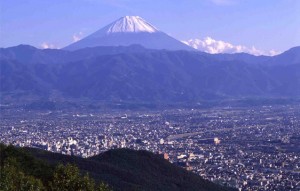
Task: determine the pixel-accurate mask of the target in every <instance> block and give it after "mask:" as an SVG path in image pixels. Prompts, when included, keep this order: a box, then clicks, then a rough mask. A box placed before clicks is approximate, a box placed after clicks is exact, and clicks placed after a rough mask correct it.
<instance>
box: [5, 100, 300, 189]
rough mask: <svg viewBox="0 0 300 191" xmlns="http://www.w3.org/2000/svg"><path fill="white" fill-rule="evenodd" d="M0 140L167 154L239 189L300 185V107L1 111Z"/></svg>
mask: <svg viewBox="0 0 300 191" xmlns="http://www.w3.org/2000/svg"><path fill="white" fill-rule="evenodd" d="M0 125H1V128H0V142H3V143H5V144H14V145H17V146H22V147H24V146H25V147H26V146H27V147H36V148H41V149H44V150H48V151H52V152H58V153H62V154H68V155H76V156H81V157H89V156H93V155H97V154H99V153H101V152H104V151H106V150H109V149H114V148H132V149H143V150H148V151H151V152H154V153H159V154H162V155H163V157H164V158H165V159H166V160H169V161H170V162H171V163H174V164H176V165H179V166H182V167H183V168H186V169H187V170H190V171H192V172H194V173H196V174H199V175H201V176H202V177H204V178H205V179H208V180H211V181H213V182H216V183H219V184H223V185H227V186H231V187H236V188H238V189H239V190H249V191H252V190H300V147H299V144H300V106H299V105H277V106H260V107H241V108H237V107H235V108H230V107H222V108H206V109H169V110H163V111H147V112H145V111H124V110H122V111H110V112H109V113H107V112H103V111H93V110H82V111H80V112H78V111H49V112H45V111H26V112H25V111H24V110H22V109H4V110H2V111H1V122H0Z"/></svg>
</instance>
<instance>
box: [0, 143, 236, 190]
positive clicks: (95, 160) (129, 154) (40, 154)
mask: <svg viewBox="0 0 300 191" xmlns="http://www.w3.org/2000/svg"><path fill="white" fill-rule="evenodd" d="M0 148H1V152H0V153H1V172H2V171H3V169H4V166H5V165H6V164H7V163H9V161H10V160H14V162H15V164H16V165H15V166H16V168H15V170H16V171H19V172H20V173H23V174H24V176H26V177H30V178H31V179H32V180H33V182H32V184H33V185H42V186H41V187H42V188H43V189H46V190H54V189H52V187H53V186H55V185H54V184H60V187H62V185H63V184H64V183H65V182H67V181H65V182H63V181H58V180H60V179H63V178H57V177H64V178H70V177H66V174H67V175H68V173H69V174H71V175H73V174H75V178H74V177H72V176H71V175H70V176H71V178H73V179H74V180H75V181H77V183H76V185H77V184H79V185H81V187H78V188H79V189H77V190H90V189H92V190H93V189H95V190H96V189H98V190H99V189H100V190H101V189H102V190H108V189H111V188H112V189H113V190H157V191H158V190H163V191H168V190H172V191H176V190H197V191H211V190H213V191H226V190H230V189H228V188H223V187H221V186H219V185H216V184H214V183H211V182H209V181H206V180H203V179H202V178H201V177H200V176H198V175H196V174H193V173H191V172H188V171H186V170H184V169H182V168H180V167H177V166H175V165H173V164H171V163H169V162H168V161H166V160H164V159H162V158H161V157H160V156H159V155H155V154H153V153H150V152H147V151H134V150H129V149H116V150H110V151H107V152H105V153H103V154H100V155H97V156H94V157H91V158H87V159H83V158H79V157H74V156H66V155H61V154H57V153H51V152H47V151H43V150H38V149H32V148H16V147H12V146H8V147H7V146H4V145H1V147H0ZM59 164H61V165H59ZM67 164H72V165H67ZM77 167H78V168H79V170H80V174H79V173H77V172H76V169H77ZM77 170H78V169H77ZM70 172H71V173H70ZM15 173H16V172H15ZM76 173H77V174H78V175H76ZM55 175H56V178H57V179H58V180H57V179H56V181H55ZM2 176H3V173H2V174H1V177H2ZM4 176H5V175H4ZM78 182H79V183H78ZM94 182H95V183H94ZM103 182H105V183H107V184H108V185H109V187H110V188H107V185H106V184H104V183H103ZM1 184H3V181H2V178H1ZM90 185H91V186H90ZM99 185H102V186H100V187H99ZM51 186H52V187H51ZM89 186H90V187H89ZM0 188H1V187H0ZM34 190H37V189H34ZM75 190H76V189H75Z"/></svg>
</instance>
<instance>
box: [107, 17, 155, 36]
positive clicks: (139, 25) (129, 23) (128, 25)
mask: <svg viewBox="0 0 300 191" xmlns="http://www.w3.org/2000/svg"><path fill="white" fill-rule="evenodd" d="M107 27H108V30H107V33H116V32H149V33H153V32H158V29H157V28H155V27H154V26H153V25H151V24H150V23H148V22H147V21H145V20H144V19H143V18H141V17H139V16H125V17H122V18H120V19H118V20H116V21H115V22H113V23H111V24H110V25H108V26H107Z"/></svg>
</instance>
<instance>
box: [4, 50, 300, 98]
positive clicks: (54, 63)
mask: <svg viewBox="0 0 300 191" xmlns="http://www.w3.org/2000/svg"><path fill="white" fill-rule="evenodd" d="M292 51H293V54H292V55H295V59H293V58H290V57H289V56H288V58H289V59H288V60H287V61H284V60H285V59H284V58H285V57H286V55H289V54H291V53H290V52H289V51H287V52H285V53H283V54H281V55H279V56H275V57H265V56H261V57H256V56H251V55H248V54H234V55H230V54H220V55H211V54H207V53H201V52H191V51H169V50H151V49H146V48H143V47H142V46H139V45H132V46H129V47H95V48H85V49H81V50H77V51H65V50H40V49H33V48H32V47H26V46H21V47H14V48H8V49H0V58H1V61H0V67H1V68H0V72H1V86H0V93H1V94H0V95H1V98H2V102H10V101H9V100H11V99H12V97H11V96H13V97H15V98H22V97H24V99H25V98H26V99H28V98H32V99H35V100H39V99H46V100H47V99H51V100H52V99H54V100H56V99H58V98H57V96H59V97H60V98H65V99H69V98H76V99H81V98H82V99H90V100H97V101H133V102H136V101H138V102H158V103H163V102H169V103H179V102H198V101H202V100H207V99H208V100H211V99H233V98H247V97H256V98H259V97H274V98H282V97H290V98H297V97H299V96H300V80H299V79H300V74H299V73H300V72H299V71H300V69H299V67H300V62H298V59H296V58H297V56H298V55H299V54H297V51H298V48H296V49H292ZM294 51H296V53H295V52H294ZM299 52H300V50H299ZM282 59H284V60H283V61H282ZM272 63H275V64H272ZM53 96H54V97H53Z"/></svg>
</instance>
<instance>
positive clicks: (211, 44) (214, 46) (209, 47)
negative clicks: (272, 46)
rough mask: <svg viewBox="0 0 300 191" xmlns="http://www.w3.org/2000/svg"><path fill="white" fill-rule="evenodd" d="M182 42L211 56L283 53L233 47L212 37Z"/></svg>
mask: <svg viewBox="0 0 300 191" xmlns="http://www.w3.org/2000/svg"><path fill="white" fill-rule="evenodd" d="M182 42H183V43H185V44H187V45H189V46H191V47H193V48H195V49H197V50H200V51H203V52H207V53H210V54H219V53H241V52H244V53H248V54H252V55H267V56H274V55H277V54H280V53H281V52H278V51H275V50H270V51H263V50H259V49H257V48H255V47H254V46H252V47H247V46H243V45H233V44H231V43H229V42H224V41H222V40H215V39H213V38H211V37H205V38H204V39H190V40H187V41H182Z"/></svg>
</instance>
